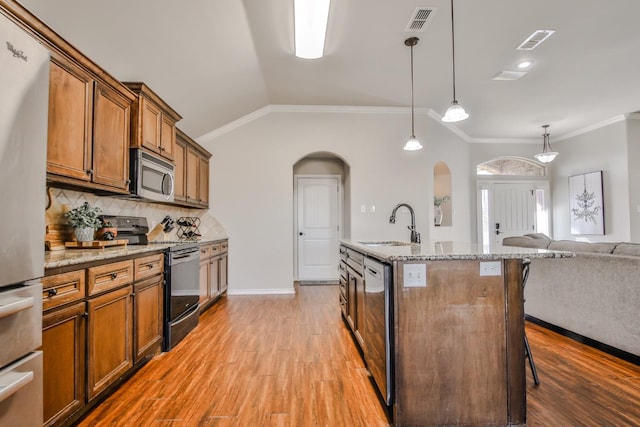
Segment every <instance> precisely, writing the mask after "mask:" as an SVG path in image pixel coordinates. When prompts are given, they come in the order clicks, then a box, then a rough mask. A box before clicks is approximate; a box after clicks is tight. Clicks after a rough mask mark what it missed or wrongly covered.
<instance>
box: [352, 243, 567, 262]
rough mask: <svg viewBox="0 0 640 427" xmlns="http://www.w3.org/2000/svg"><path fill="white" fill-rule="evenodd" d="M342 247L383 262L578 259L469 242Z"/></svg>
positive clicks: (562, 253) (557, 252)
mask: <svg viewBox="0 0 640 427" xmlns="http://www.w3.org/2000/svg"><path fill="white" fill-rule="evenodd" d="M340 243H341V244H342V245H344V246H346V247H348V248H351V249H354V250H356V251H358V252H360V253H363V254H365V255H368V256H370V257H373V258H376V259H378V260H380V261H383V262H389V263H390V262H393V261H451V260H499V259H525V258H529V259H532V258H575V254H574V253H572V252H565V251H553V250H548V249H533V248H520V247H515V246H497V247H495V248H493V249H491V250H485V249H483V247H482V246H481V245H478V244H475V243H467V242H452V241H447V242H425V243H411V244H409V243H403V244H402V245H373V246H372V245H367V244H363V243H362V241H352V240H350V239H342V240H340Z"/></svg>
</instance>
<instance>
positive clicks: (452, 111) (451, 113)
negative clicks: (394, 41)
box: [441, 0, 469, 123]
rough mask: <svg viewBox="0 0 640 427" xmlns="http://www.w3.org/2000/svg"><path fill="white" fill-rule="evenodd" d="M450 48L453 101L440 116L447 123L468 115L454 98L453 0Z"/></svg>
mask: <svg viewBox="0 0 640 427" xmlns="http://www.w3.org/2000/svg"><path fill="white" fill-rule="evenodd" d="M451 48H452V49H451V50H452V64H453V101H451V105H450V106H449V108H447V111H445V113H444V116H442V119H441V120H442V121H443V122H447V123H453V122H459V121H462V120H465V119H466V118H468V117H469V114H467V112H466V111H465V110H464V108H463V107H462V105H460V104H458V101H457V100H456V43H455V39H454V28H453V0H451Z"/></svg>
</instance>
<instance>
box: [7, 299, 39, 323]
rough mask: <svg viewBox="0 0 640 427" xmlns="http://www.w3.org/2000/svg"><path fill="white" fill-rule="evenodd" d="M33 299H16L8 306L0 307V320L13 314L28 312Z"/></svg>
mask: <svg viewBox="0 0 640 427" xmlns="http://www.w3.org/2000/svg"><path fill="white" fill-rule="evenodd" d="M33 303H34V298H33V297H28V298H18V299H16V300H13V301H11V302H9V303H8V304H2V305H0V319H4V318H5V317H9V316H11V315H13V314H16V313H18V312H20V311H24V310H28V309H30V308H31V307H33Z"/></svg>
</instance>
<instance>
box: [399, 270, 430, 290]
mask: <svg viewBox="0 0 640 427" xmlns="http://www.w3.org/2000/svg"><path fill="white" fill-rule="evenodd" d="M402 277H403V282H404V287H405V288H426V287H427V265H426V264H404V265H403V269H402Z"/></svg>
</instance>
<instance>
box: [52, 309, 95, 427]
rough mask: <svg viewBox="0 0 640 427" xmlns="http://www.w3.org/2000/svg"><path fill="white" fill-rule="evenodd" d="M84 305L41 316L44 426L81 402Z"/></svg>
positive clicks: (76, 408)
mask: <svg viewBox="0 0 640 427" xmlns="http://www.w3.org/2000/svg"><path fill="white" fill-rule="evenodd" d="M85 311H86V303H85V302H84V301H82V302H78V303H75V304H73V305H70V306H68V307H64V308H61V309H58V310H50V311H49V312H45V314H44V315H43V317H42V349H43V350H44V351H43V396H44V402H43V408H44V425H45V426H51V425H54V424H55V423H57V422H59V421H63V420H65V419H66V418H68V417H69V416H71V415H72V414H73V413H74V412H76V411H78V410H79V409H80V408H82V407H83V406H84V403H85V333H86V332H85V331H86V324H87V321H86V316H85V315H86V312H85Z"/></svg>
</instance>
